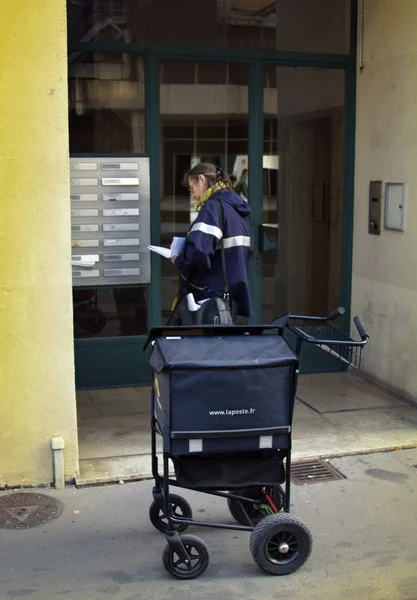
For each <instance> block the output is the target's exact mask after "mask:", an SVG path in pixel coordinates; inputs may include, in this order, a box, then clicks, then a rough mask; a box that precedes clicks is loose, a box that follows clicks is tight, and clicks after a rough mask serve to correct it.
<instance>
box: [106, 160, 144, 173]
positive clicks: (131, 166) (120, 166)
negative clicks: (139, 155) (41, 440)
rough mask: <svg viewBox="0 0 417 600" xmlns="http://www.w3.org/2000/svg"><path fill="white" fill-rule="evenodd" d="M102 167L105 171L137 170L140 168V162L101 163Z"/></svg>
mask: <svg viewBox="0 0 417 600" xmlns="http://www.w3.org/2000/svg"><path fill="white" fill-rule="evenodd" d="M101 169H102V170H103V171H118V170H120V171H137V170H138V169H139V165H138V163H133V162H132V163H116V162H114V163H107V162H106V163H101Z"/></svg>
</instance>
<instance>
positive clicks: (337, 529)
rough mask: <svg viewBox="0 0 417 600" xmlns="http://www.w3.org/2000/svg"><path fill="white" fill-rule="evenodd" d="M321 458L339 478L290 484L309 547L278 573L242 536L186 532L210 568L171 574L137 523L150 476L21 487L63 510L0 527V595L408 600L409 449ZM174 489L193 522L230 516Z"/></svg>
mask: <svg viewBox="0 0 417 600" xmlns="http://www.w3.org/2000/svg"><path fill="white" fill-rule="evenodd" d="M331 463H332V464H333V465H334V466H335V467H336V468H338V469H339V470H340V471H341V472H342V473H343V474H344V475H345V476H346V479H342V480H337V481H331V482H327V483H314V484H311V485H304V486H293V487H292V491H293V494H292V504H293V506H292V513H293V514H294V515H295V516H297V517H298V518H300V519H301V520H302V521H303V522H304V523H305V524H306V525H307V526H308V527H309V529H310V531H311V533H312V536H313V550H312V553H311V556H310V558H309V560H308V561H307V562H306V563H305V565H304V566H303V567H302V568H301V569H300V570H298V571H296V572H295V573H293V574H291V575H287V576H283V577H274V576H270V575H267V574H264V573H263V572H262V571H260V570H259V568H258V567H257V566H256V564H255V563H254V562H253V559H252V557H251V554H250V552H249V535H250V534H249V533H246V532H235V531H220V530H215V529H204V530H203V529H201V528H200V529H197V528H192V529H191V528H190V529H189V530H188V532H189V533H190V534H191V533H192V534H194V535H198V536H200V537H202V538H203V539H204V541H205V542H206V543H207V545H208V547H209V550H210V565H209V567H208V569H207V571H206V572H205V573H204V574H203V575H202V576H201V577H200V578H198V579H195V580H192V581H178V580H174V579H172V578H171V577H170V576H169V575H168V574H167V573H166V572H165V570H164V569H163V566H162V562H161V554H162V550H163V548H164V546H165V538H164V536H163V535H162V534H160V533H159V532H157V531H156V530H155V529H154V528H153V527H152V525H151V524H150V522H149V519H148V508H149V504H150V502H151V489H152V482H151V481H143V482H138V483H130V484H124V485H113V486H102V487H95V488H85V489H75V488H67V489H65V490H63V491H60V492H58V491H55V490H27V491H36V492H40V493H45V494H48V495H51V496H53V497H55V498H57V499H59V500H60V501H61V502H62V503H63V505H64V510H63V513H62V515H61V516H60V517H59V518H58V519H56V520H54V521H51V522H49V523H47V524H46V525H43V526H40V527H35V528H32V529H27V530H13V531H10V530H5V529H0V539H1V544H0V598H1V600H3V599H4V600H8V599H9V598H27V599H28V600H60V599H66V600H110V599H112V600H113V599H115V600H148V599H149V600H151V599H152V600H162V599H163V600H166V599H169V598H177V597H178V598H183V599H184V600H189V599H190V600H191V599H202V600H219V599H220V598H222V599H223V598H224V599H226V598H227V599H242V600H250V599H254V600H255V599H256V600H269V599H271V600H272V599H274V600H275V599H276V600H278V599H279V600H285V599H287V598H288V599H291V600H337V599H339V598H340V599H346V600H417V468H416V465H417V449H416V450H404V451H397V452H391V453H386V454H368V455H361V456H352V457H345V458H340V459H334V460H332V461H331ZM7 493H11V492H2V494H3V495H4V494H7ZM183 495H184V496H185V497H187V499H188V500H189V501H190V503H191V505H192V507H193V511H194V515H195V516H196V517H197V518H204V519H207V520H212V521H216V520H217V521H218V522H229V523H230V522H232V519H231V516H230V514H229V512H228V509H227V505H226V502H225V501H224V500H223V499H218V498H215V497H212V496H207V495H203V494H196V493H191V492H184V494H183Z"/></svg>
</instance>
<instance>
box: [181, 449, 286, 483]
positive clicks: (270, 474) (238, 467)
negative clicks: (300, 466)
mask: <svg viewBox="0 0 417 600" xmlns="http://www.w3.org/2000/svg"><path fill="white" fill-rule="evenodd" d="M283 456H284V452H283V451H282V450H261V451H258V452H239V453H238V454H232V455H230V454H211V455H210V454H209V455H203V456H174V457H172V462H173V464H174V469H175V477H176V479H177V481H178V484H179V485H180V486H181V487H186V488H190V489H206V490H209V489H212V490H221V489H227V490H232V489H240V488H247V487H249V486H253V485H256V486H271V485H276V484H279V483H283V482H284V481H285V470H284V465H283V461H282V459H283Z"/></svg>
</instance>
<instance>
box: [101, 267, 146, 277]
mask: <svg viewBox="0 0 417 600" xmlns="http://www.w3.org/2000/svg"><path fill="white" fill-rule="evenodd" d="M139 273H140V269H104V277H128V276H129V275H130V276H131V275H139Z"/></svg>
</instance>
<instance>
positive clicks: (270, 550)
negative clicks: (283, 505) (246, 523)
mask: <svg viewBox="0 0 417 600" xmlns="http://www.w3.org/2000/svg"><path fill="white" fill-rule="evenodd" d="M283 543H284V544H288V546H289V550H288V551H287V552H281V551H280V549H279V547H278V546H279V545H280V544H283ZM312 545H313V542H312V538H311V533H310V531H309V530H308V529H307V527H306V526H305V525H303V523H301V521H299V520H298V519H295V518H294V517H290V515H288V514H286V513H282V514H275V515H269V516H268V517H265V518H264V519H262V521H260V522H259V523H258V525H257V526H256V527H255V529H254V530H253V531H252V533H251V536H250V543H249V547H250V551H251V554H252V557H253V560H254V561H255V562H256V564H257V565H258V566H259V567H260V568H261V569H263V570H264V571H266V572H267V573H270V574H271V575H288V574H289V573H293V572H294V571H296V570H297V569H299V568H300V567H301V566H302V565H303V564H304V563H305V562H306V560H307V559H308V557H309V556H310V552H311V548H312Z"/></svg>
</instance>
